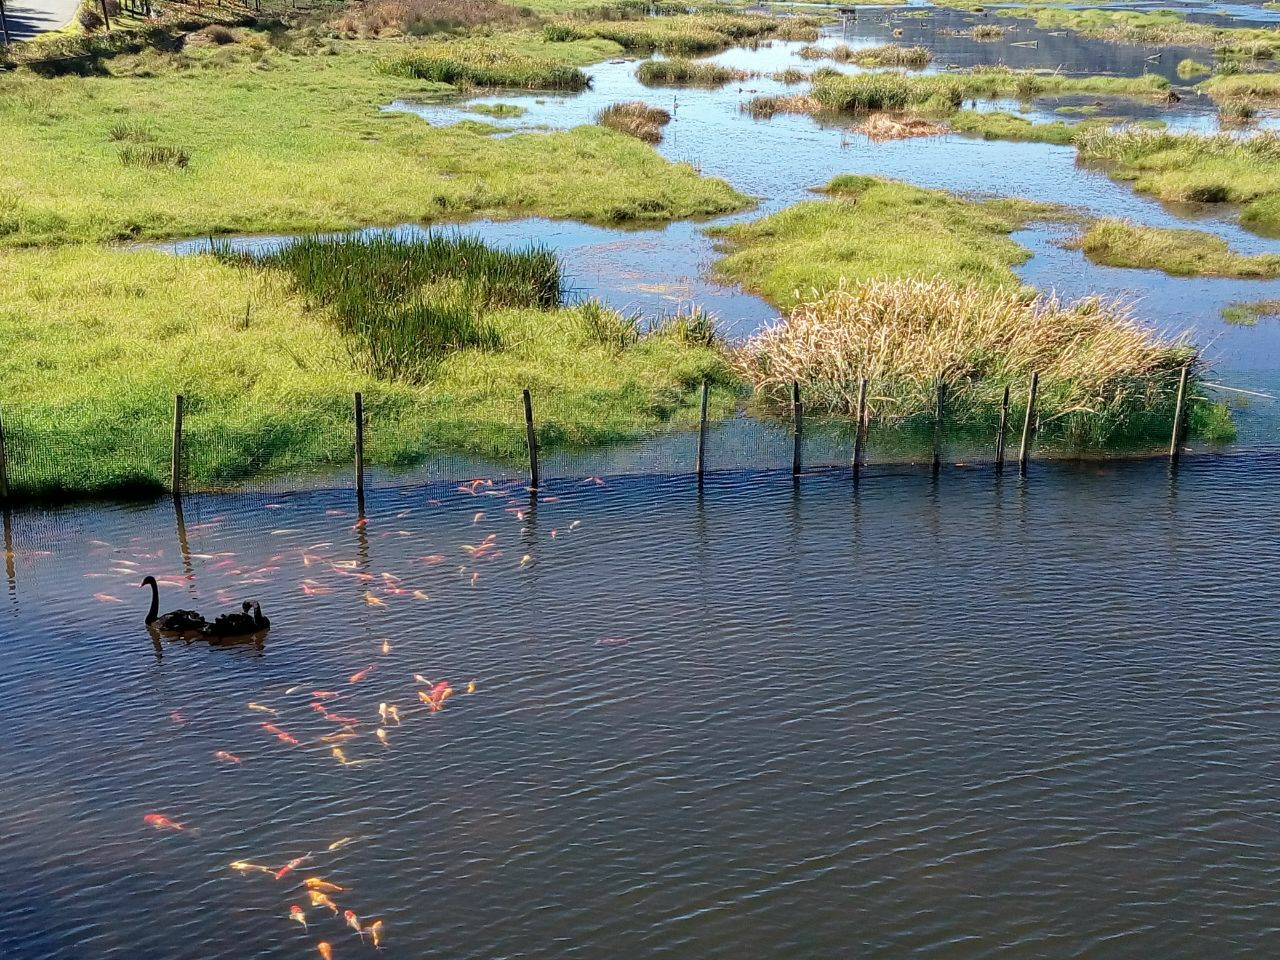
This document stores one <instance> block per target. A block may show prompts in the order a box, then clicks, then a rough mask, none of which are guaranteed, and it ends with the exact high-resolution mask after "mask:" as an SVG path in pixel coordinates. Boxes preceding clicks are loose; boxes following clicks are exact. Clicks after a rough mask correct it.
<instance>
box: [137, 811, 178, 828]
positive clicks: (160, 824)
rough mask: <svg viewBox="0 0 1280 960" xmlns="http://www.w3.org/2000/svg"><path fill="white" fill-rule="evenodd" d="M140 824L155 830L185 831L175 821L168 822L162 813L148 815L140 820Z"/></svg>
mask: <svg viewBox="0 0 1280 960" xmlns="http://www.w3.org/2000/svg"><path fill="white" fill-rule="evenodd" d="M142 822H143V823H145V824H147V825H148V826H151V827H155V828H156V829H157V830H185V829H187V828H186V827H184V826H183V825H182V824H180V823H178V822H177V821H176V820H170V819H169V818H168V817H166V816H165V815H164V814H162V813H148V814H147V815H146V816H145V817H143V818H142Z"/></svg>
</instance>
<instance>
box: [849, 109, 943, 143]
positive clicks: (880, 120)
mask: <svg viewBox="0 0 1280 960" xmlns="http://www.w3.org/2000/svg"><path fill="white" fill-rule="evenodd" d="M947 129H948V128H947V126H946V125H945V124H941V123H933V122H932V121H930V120H925V119H923V118H922V117H909V116H904V115H901V114H892V113H873V114H871V116H869V117H867V119H865V120H863V121H862V122H861V123H859V124H858V125H857V126H855V127H854V128H853V130H854V132H855V133H861V134H864V135H865V136H866V137H867V139H869V140H870V141H871V142H872V143H885V142H887V141H889V140H906V139H908V138H909V137H937V136H940V135H941V134H944V133H946V132H947Z"/></svg>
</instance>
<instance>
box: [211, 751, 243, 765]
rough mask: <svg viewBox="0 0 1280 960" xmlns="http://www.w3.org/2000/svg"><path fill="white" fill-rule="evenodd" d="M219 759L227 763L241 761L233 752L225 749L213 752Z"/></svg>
mask: <svg viewBox="0 0 1280 960" xmlns="http://www.w3.org/2000/svg"><path fill="white" fill-rule="evenodd" d="M214 756H215V757H217V758H218V759H219V760H225V761H227V763H242V762H243V761H242V760H241V759H240V758H239V757H237V756H236V755H235V754H234V753H227V751H225V750H219V751H218V752H217V753H215V754H214Z"/></svg>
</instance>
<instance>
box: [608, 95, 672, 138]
mask: <svg viewBox="0 0 1280 960" xmlns="http://www.w3.org/2000/svg"><path fill="white" fill-rule="evenodd" d="M670 122H671V114H670V113H669V112H668V111H666V110H663V109H662V108H661V107H651V106H649V105H648V104H647V103H645V102H643V101H642V100H629V101H627V102H625V103H614V104H610V105H609V106H607V107H605V108H604V109H603V110H601V111H600V112H599V113H597V114H596V123H598V124H599V125H600V126H602V127H608V128H609V129H611V130H617V131H618V132H619V133H625V134H626V135H627V136H629V137H635V138H636V139H637V140H643V141H644V142H645V143H660V142H661V141H662V128H663V127H665V126H666V125H667V124H668V123H670Z"/></svg>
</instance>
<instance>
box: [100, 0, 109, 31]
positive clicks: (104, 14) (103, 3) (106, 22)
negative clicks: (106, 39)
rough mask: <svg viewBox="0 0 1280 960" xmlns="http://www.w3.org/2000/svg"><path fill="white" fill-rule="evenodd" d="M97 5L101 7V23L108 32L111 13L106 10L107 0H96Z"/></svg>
mask: <svg viewBox="0 0 1280 960" xmlns="http://www.w3.org/2000/svg"><path fill="white" fill-rule="evenodd" d="M98 6H99V7H101V8H102V24H103V26H105V27H106V28H107V33H110V32H111V14H110V13H109V12H108V11H107V0H98Z"/></svg>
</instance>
